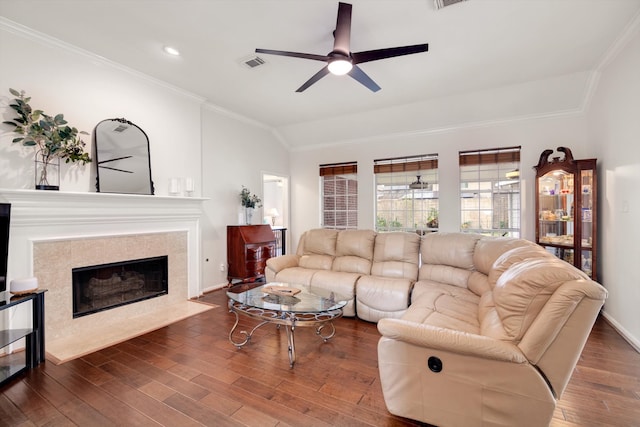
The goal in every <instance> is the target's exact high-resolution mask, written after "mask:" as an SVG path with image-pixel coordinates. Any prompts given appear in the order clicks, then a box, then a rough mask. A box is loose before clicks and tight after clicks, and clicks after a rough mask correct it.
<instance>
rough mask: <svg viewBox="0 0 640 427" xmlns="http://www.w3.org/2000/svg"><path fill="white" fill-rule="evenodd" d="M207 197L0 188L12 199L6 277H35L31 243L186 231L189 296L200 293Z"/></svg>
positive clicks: (1, 193) (6, 199) (4, 197)
mask: <svg viewBox="0 0 640 427" xmlns="http://www.w3.org/2000/svg"><path fill="white" fill-rule="evenodd" d="M206 200H207V199H204V198H197V197H170V196H151V195H137V194H114V193H82V192H65V191H41V190H14V189H0V201H3V202H8V203H11V237H10V247H9V265H8V272H7V273H8V274H7V276H8V279H12V278H19V277H29V276H32V275H33V253H32V245H33V242H35V241H43V240H44V241H46V240H61V239H73V238H89V237H99V236H118V235H131V234H146V233H159V232H167V231H179V230H184V231H187V232H188V236H189V238H188V239H189V243H188V247H189V248H188V250H189V255H188V258H189V260H188V264H189V267H188V270H189V285H188V295H189V297H190V298H192V297H196V296H198V295H199V294H200V293H201V292H200V281H201V278H200V262H199V260H200V218H201V216H202V213H203V208H202V204H203V202H204V201H206Z"/></svg>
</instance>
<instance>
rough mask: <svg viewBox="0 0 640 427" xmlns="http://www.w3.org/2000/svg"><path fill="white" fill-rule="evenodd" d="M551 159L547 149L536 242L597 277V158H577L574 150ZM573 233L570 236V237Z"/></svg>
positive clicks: (539, 173) (540, 170)
mask: <svg viewBox="0 0 640 427" xmlns="http://www.w3.org/2000/svg"><path fill="white" fill-rule="evenodd" d="M557 151H559V152H561V153H564V158H562V157H561V156H559V157H553V158H549V156H550V155H551V154H552V153H553V150H545V151H544V152H543V153H542V154H541V155H540V159H539V161H538V164H537V165H536V166H535V167H534V168H535V170H536V189H535V194H536V195H537V197H536V215H537V221H536V243H538V244H539V245H541V246H543V247H545V248H547V250H549V251H550V252H552V253H554V254H555V255H556V256H558V257H559V258H561V259H563V260H565V261H567V262H569V263H571V264H573V265H574V266H575V267H577V268H579V269H581V270H582V271H584V272H585V273H587V274H588V275H589V276H590V277H591V278H593V279H594V280H597V275H596V264H597V246H598V245H597V240H596V239H597V229H596V227H597V217H596V213H597V194H598V192H597V177H596V173H597V171H596V159H583V160H575V159H574V158H573V155H572V154H571V150H570V149H568V148H566V147H559V148H558V149H557ZM567 236H570V237H567Z"/></svg>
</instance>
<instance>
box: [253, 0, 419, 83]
mask: <svg viewBox="0 0 640 427" xmlns="http://www.w3.org/2000/svg"><path fill="white" fill-rule="evenodd" d="M351 8H352V6H351V5H350V4H348V3H342V2H340V3H338V20H337V22H336V29H335V31H334V32H333V37H334V42H333V50H332V51H331V52H329V53H328V54H326V55H315V54H312V53H300V52H287V51H283V50H271V49H256V53H266V54H268V55H280V56H291V57H294V58H303V59H311V60H314V61H323V62H326V63H327V65H325V67H324V68H323V69H321V70H320V71H318V72H317V73H316V74H315V75H313V76H312V77H311V78H310V79H309V80H307V81H306V82H305V83H304V84H303V85H302V86H300V87H299V88H298V90H296V92H303V91H304V90H306V89H308V88H309V86H311V85H312V84H314V83H316V82H317V81H318V80H320V79H321V78H323V77H324V76H326V75H327V74H329V73H331V74H335V75H344V74H348V75H350V76H351V77H353V78H354V79H356V80H357V81H358V82H360V83H361V84H363V85H364V86H366V87H367V88H369V89H370V90H371V91H373V92H377V91H379V90H380V86H378V85H377V84H376V82H374V81H373V80H372V79H371V77H369V76H368V75H367V74H366V73H365V72H364V71H362V69H361V68H360V67H358V64H362V63H364V62H371V61H378V60H380V59H386V58H392V57H394V56H403V55H411V54H414V53H420V52H426V51H427V50H428V49H429V45H428V44H426V43H424V44H416V45H411V46H401V47H390V48H386V49H376V50H368V51H364V52H351V49H350V44H351Z"/></svg>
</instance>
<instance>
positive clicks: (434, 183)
mask: <svg viewBox="0 0 640 427" xmlns="http://www.w3.org/2000/svg"><path fill="white" fill-rule="evenodd" d="M373 172H374V173H375V177H376V230H377V231H416V232H418V233H421V234H422V233H425V232H427V231H437V228H438V209H439V202H438V155H437V154H428V155H420V156H412V157H400V158H392V159H379V160H374V166H373Z"/></svg>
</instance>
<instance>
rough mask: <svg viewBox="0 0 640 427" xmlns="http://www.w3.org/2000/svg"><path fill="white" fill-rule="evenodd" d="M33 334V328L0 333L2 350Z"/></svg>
mask: <svg viewBox="0 0 640 427" xmlns="http://www.w3.org/2000/svg"><path fill="white" fill-rule="evenodd" d="M32 332H33V329H31V328H29V329H10V330H5V331H0V348H2V347H6V346H8V345H9V344H13V343H14V342H16V341H18V340H21V339H22V338H24V337H26V336H27V335H29V334H30V333H32Z"/></svg>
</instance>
